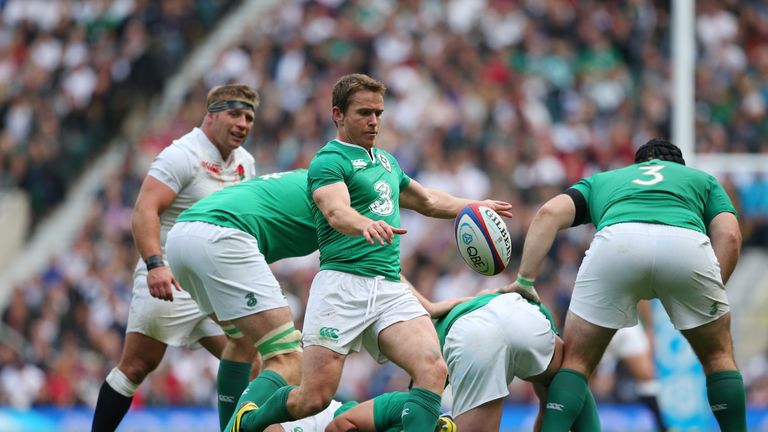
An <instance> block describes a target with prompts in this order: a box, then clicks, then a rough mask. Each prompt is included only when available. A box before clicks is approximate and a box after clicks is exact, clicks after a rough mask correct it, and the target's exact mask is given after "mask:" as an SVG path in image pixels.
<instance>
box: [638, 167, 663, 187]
mask: <svg viewBox="0 0 768 432" xmlns="http://www.w3.org/2000/svg"><path fill="white" fill-rule="evenodd" d="M638 168H639V169H640V170H642V171H645V172H644V173H643V174H642V175H644V176H651V178H650V179H648V180H641V179H637V180H632V183H634V184H639V185H641V186H650V185H655V184H656V183H658V182H660V181H662V180H664V176H663V175H661V173H659V171H661V170H662V169H664V165H650V166H642V167H638Z"/></svg>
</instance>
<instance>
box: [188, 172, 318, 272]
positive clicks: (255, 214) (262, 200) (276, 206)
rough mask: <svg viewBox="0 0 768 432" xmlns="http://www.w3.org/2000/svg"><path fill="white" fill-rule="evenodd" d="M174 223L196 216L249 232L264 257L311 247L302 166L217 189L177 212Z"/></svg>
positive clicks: (312, 238)
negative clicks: (176, 220) (178, 214)
mask: <svg viewBox="0 0 768 432" xmlns="http://www.w3.org/2000/svg"><path fill="white" fill-rule="evenodd" d="M178 221H179V222H190V221H202V222H209V223H212V224H214V225H219V226H225V227H230V228H235V229H239V230H241V231H244V232H247V233H248V234H250V235H252V236H254V237H255V238H256V239H257V240H258V242H259V250H260V251H261V252H262V253H263V254H264V256H265V258H266V260H267V262H270V263H271V262H274V261H277V260H279V259H282V258H287V257H296V256H304V255H307V254H310V253H312V252H314V251H315V250H317V236H316V234H315V224H314V219H313V218H312V211H311V209H310V203H309V196H308V195H307V170H305V169H298V170H293V171H287V172H282V173H274V174H266V175H263V176H260V177H256V178H254V179H252V180H249V181H247V182H243V183H240V184H238V185H235V186H231V187H228V188H225V189H222V190H220V191H217V192H215V193H213V194H211V195H210V196H208V197H206V198H204V199H202V200H200V201H199V202H198V203H196V204H195V205H194V206H192V207H191V208H190V209H189V210H187V211H185V212H184V213H182V214H181V215H180V216H179V218H178Z"/></svg>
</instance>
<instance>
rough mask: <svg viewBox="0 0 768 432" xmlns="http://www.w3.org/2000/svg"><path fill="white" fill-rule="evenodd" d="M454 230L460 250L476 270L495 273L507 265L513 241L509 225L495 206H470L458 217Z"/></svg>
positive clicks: (487, 274) (491, 274) (481, 272)
mask: <svg viewBox="0 0 768 432" xmlns="http://www.w3.org/2000/svg"><path fill="white" fill-rule="evenodd" d="M454 231H455V234H456V245H457V246H458V248H459V253H460V254H461V257H462V258H464V261H465V262H466V263H467V264H468V265H469V266H470V267H471V268H472V269H473V270H474V271H476V272H478V273H480V274H483V275H486V276H493V275H495V274H499V273H501V272H502V271H503V270H504V269H505V268H507V264H509V258H510V256H511V255H512V241H511V239H510V238H509V232H508V231H507V225H506V224H505V223H504V220H503V219H502V218H501V216H499V214H498V213H496V212H495V211H493V209H490V208H488V207H485V206H481V205H478V204H469V205H467V206H466V207H464V208H463V209H461V211H460V212H459V214H458V215H457V216H456V222H455V224H454Z"/></svg>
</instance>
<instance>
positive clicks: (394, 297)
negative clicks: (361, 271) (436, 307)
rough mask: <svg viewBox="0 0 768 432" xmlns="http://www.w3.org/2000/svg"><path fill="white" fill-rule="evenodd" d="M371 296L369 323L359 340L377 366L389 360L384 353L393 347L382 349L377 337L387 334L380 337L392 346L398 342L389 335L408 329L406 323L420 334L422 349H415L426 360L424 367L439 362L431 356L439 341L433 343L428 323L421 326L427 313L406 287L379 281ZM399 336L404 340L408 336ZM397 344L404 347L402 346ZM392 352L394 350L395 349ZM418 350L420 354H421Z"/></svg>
mask: <svg viewBox="0 0 768 432" xmlns="http://www.w3.org/2000/svg"><path fill="white" fill-rule="evenodd" d="M375 297H376V298H375V307H372V308H371V313H370V318H369V319H370V320H371V322H372V324H371V325H370V326H368V328H366V330H365V332H364V333H363V338H362V343H363V346H364V348H365V350H366V351H368V353H369V354H371V356H372V357H373V358H375V359H376V360H377V361H379V363H383V362H385V361H386V360H388V359H390V358H389V356H388V355H387V353H386V352H385V351H386V350H389V351H391V350H392V349H393V348H392V347H385V348H383V347H382V346H381V335H382V334H383V333H385V332H386V333H387V334H390V336H387V335H386V334H385V336H384V337H385V338H388V339H389V340H391V341H393V342H394V343H398V337H391V333H392V332H393V331H395V332H396V331H398V329H402V328H408V326H410V325H413V324H407V323H412V322H415V323H416V325H417V326H418V327H414V329H417V330H418V331H420V332H423V334H424V335H423V337H424V342H422V345H423V346H422V347H421V348H417V349H416V352H421V353H422V355H426V357H423V361H424V362H425V363H424V366H425V367H427V368H429V367H430V366H427V365H428V364H431V363H427V362H434V361H435V360H440V362H442V359H439V357H434V356H432V349H434V347H435V346H438V347H439V342H437V333H436V332H435V330H434V326H433V325H431V324H430V325H429V326H426V325H424V322H425V321H424V318H428V317H429V314H428V312H427V311H426V309H424V306H422V305H421V303H420V302H419V300H418V299H417V298H416V296H414V295H413V293H412V292H411V290H410V288H409V287H408V286H407V285H405V284H403V283H401V282H399V281H398V282H393V281H386V280H381V281H379V286H378V288H377V295H376V296H375ZM417 318H421V320H419V321H414V320H416V319H417ZM403 323H406V324H405V326H403V325H402V324H403ZM430 323H431V321H430ZM393 329H394V330H393ZM433 334H434V336H433ZM403 336H404V337H408V335H403ZM400 344H401V345H405V343H400ZM394 349H398V348H397V347H395V348H394ZM422 349H423V351H421V350H422ZM438 352H439V349H438ZM410 372H413V371H410Z"/></svg>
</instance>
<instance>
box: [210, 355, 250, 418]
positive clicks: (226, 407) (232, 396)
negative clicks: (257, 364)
mask: <svg viewBox="0 0 768 432" xmlns="http://www.w3.org/2000/svg"><path fill="white" fill-rule="evenodd" d="M250 375H251V364H250V363H242V362H236V361H232V360H221V361H220V362H219V372H218V374H217V376H216V393H217V399H218V408H219V429H220V430H223V429H224V427H226V426H227V423H228V422H229V418H230V417H232V413H234V412H235V407H236V406H237V400H238V399H239V398H240V394H241V393H243V390H245V388H246V386H247V385H248V377H249V376H250Z"/></svg>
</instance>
